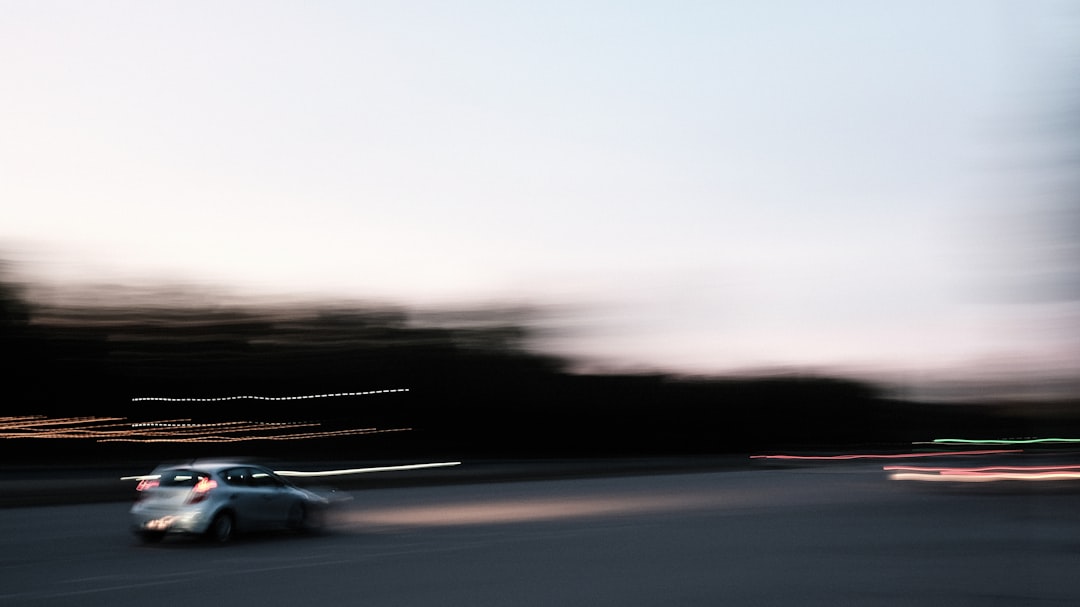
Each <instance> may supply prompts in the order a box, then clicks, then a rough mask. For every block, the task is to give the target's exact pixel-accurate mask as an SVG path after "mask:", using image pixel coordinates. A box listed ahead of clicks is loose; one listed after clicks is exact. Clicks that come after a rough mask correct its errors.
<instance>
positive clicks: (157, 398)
mask: <svg viewBox="0 0 1080 607" xmlns="http://www.w3.org/2000/svg"><path fill="white" fill-rule="evenodd" d="M408 391H409V389H408V388H393V389H389V390H368V391H367V392H331V393H327V394H306V395H302V396H218V397H209V398H170V397H167V396H142V397H138V398H133V399H131V402H141V401H164V402H171V403H210V402H220V401H226V400H271V401H279V400H308V399H313V398H335V397H339V396H368V395H370V394H392V393H396V392H408Z"/></svg>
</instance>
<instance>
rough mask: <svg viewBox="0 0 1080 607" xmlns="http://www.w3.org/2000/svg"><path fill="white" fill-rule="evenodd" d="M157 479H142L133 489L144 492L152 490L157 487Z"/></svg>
mask: <svg viewBox="0 0 1080 607" xmlns="http://www.w3.org/2000/svg"><path fill="white" fill-rule="evenodd" d="M158 482H159V481H158V479H156V478H144V479H142V480H141V481H139V484H138V485H137V486H136V487H135V490H136V491H146V490H147V489H153V488H154V487H157V486H158Z"/></svg>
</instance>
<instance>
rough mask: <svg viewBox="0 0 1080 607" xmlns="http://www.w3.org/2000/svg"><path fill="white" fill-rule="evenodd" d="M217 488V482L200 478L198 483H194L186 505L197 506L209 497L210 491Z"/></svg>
mask: <svg viewBox="0 0 1080 607" xmlns="http://www.w3.org/2000/svg"><path fill="white" fill-rule="evenodd" d="M214 487H217V481H215V480H214V479H212V478H207V477H205V476H204V477H202V478H200V479H199V482H197V483H195V486H194V487H192V489H191V495H189V496H188V499H187V503H189V504H198V503H199V502H201V501H203V500H205V499H206V498H207V497H209V496H210V491H211V490H212V489H213V488H214Z"/></svg>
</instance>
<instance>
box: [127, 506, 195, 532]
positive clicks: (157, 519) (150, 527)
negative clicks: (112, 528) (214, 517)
mask: <svg viewBox="0 0 1080 607" xmlns="http://www.w3.org/2000/svg"><path fill="white" fill-rule="evenodd" d="M210 520H211V518H210V517H209V516H208V515H207V514H206V513H204V512H203V511H201V510H193V511H186V512H184V511H181V512H164V511H154V510H145V511H133V512H132V513H131V530H132V531H133V532H135V533H190V534H201V533H203V532H205V531H206V529H207V527H209V526H210Z"/></svg>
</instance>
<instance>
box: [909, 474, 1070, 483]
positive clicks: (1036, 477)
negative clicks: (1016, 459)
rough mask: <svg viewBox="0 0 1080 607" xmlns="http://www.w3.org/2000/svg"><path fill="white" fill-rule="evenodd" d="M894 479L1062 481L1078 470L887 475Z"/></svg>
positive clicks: (931, 480)
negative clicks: (1028, 472)
mask: <svg viewBox="0 0 1080 607" xmlns="http://www.w3.org/2000/svg"><path fill="white" fill-rule="evenodd" d="M889 478H890V479H892V480H894V481H929V482H948V483H955V482H960V483H985V482H991V481H1062V480H1078V479H1080V472H1033V473H1030V474H1022V473H1015V472H1002V473H996V474H995V473H978V474H935V473H927V472H894V473H892V474H890V475H889Z"/></svg>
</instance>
